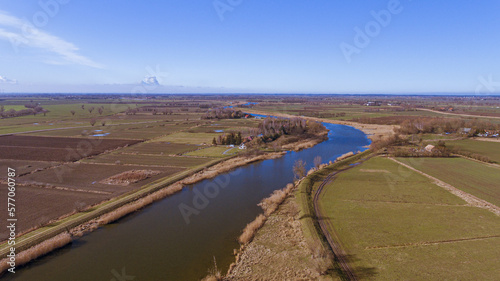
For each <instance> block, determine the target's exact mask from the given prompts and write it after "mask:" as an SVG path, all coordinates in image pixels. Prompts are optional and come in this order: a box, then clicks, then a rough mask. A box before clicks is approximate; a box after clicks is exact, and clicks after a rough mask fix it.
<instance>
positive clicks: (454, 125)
mask: <svg viewBox="0 0 500 281" xmlns="http://www.w3.org/2000/svg"><path fill="white" fill-rule="evenodd" d="M463 128H471V130H470V132H468V133H469V134H470V135H475V134H478V133H482V132H485V131H488V130H493V131H497V130H500V124H494V123H492V122H489V121H483V120H463V119H459V118H418V119H411V120H405V121H403V122H402V123H401V125H400V128H399V129H398V130H397V132H398V133H401V134H406V135H410V134H419V133H424V134H425V133H431V134H440V133H458V132H461V131H462V129H463Z"/></svg>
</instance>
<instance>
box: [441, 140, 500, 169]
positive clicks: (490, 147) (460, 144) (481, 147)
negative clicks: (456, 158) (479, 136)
mask: <svg viewBox="0 0 500 281" xmlns="http://www.w3.org/2000/svg"><path fill="white" fill-rule="evenodd" d="M446 146H447V147H449V148H452V149H453V148H458V149H461V150H464V151H467V152H472V153H477V154H480V155H483V156H487V157H488V158H490V159H491V160H492V161H494V162H496V163H500V142H489V141H478V140H473V139H465V140H457V141H446Z"/></svg>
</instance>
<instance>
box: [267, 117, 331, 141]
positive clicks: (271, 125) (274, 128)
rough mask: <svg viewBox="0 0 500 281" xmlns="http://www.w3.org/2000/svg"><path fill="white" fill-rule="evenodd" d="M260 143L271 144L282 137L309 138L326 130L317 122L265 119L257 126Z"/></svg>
mask: <svg viewBox="0 0 500 281" xmlns="http://www.w3.org/2000/svg"><path fill="white" fill-rule="evenodd" d="M258 128H259V131H260V133H261V134H262V137H261V139H262V141H264V142H271V141H274V140H275V139H277V138H279V137H280V136H283V135H289V136H301V137H304V138H307V137H310V136H312V135H315V134H317V133H320V132H322V131H326V128H325V127H324V126H323V125H321V123H319V122H313V121H307V120H305V119H302V118H290V119H285V118H269V117H268V118H266V119H264V120H263V121H262V123H260V124H259V127H258Z"/></svg>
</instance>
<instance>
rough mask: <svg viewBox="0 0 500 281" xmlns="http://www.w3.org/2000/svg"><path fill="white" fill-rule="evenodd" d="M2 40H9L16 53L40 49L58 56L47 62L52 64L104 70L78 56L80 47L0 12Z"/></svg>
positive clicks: (0, 35)
mask: <svg viewBox="0 0 500 281" xmlns="http://www.w3.org/2000/svg"><path fill="white" fill-rule="evenodd" d="M0 40H7V41H9V42H10V43H11V44H12V47H13V48H14V50H15V51H18V49H19V47H20V46H28V47H31V48H36V49H40V50H43V51H46V52H48V53H51V54H54V55H56V56H57V60H54V59H51V60H46V63H50V64H63V63H74V64H81V65H85V66H90V67H96V68H102V67H103V66H102V65H101V64H98V63H96V62H94V61H92V60H91V59H89V58H87V57H85V56H82V55H80V54H78V47H76V46H75V45H74V44H73V43H70V42H67V41H65V40H64V39H61V38H59V37H57V36H54V35H51V34H49V33H47V32H44V31H42V30H40V29H37V28H36V27H34V26H33V25H32V24H31V23H30V22H29V21H27V20H25V19H20V18H16V17H14V16H11V15H9V14H7V13H6V12H4V11H1V10H0Z"/></svg>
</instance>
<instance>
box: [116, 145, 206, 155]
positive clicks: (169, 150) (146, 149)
mask: <svg viewBox="0 0 500 281" xmlns="http://www.w3.org/2000/svg"><path fill="white" fill-rule="evenodd" d="M198 148H199V146H196V145H188V144H181V143H165V142H146V143H140V144H137V145H132V146H129V147H126V148H123V149H121V150H119V151H118V152H117V153H126V154H129V153H134V154H156V155H175V154H182V153H186V152H189V151H193V150H196V149H198Z"/></svg>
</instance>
